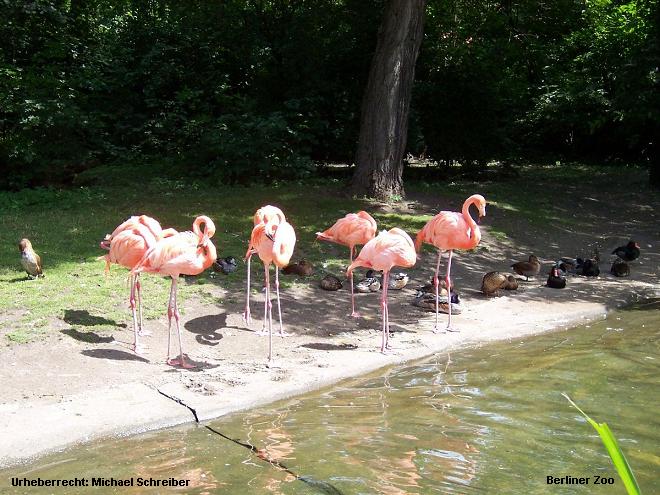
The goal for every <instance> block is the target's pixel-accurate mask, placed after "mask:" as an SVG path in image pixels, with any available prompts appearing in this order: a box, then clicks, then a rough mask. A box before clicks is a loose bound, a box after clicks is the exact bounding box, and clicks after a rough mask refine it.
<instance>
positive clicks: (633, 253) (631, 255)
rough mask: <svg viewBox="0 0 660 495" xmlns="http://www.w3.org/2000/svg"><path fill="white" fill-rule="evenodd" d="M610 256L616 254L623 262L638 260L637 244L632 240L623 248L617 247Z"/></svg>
mask: <svg viewBox="0 0 660 495" xmlns="http://www.w3.org/2000/svg"><path fill="white" fill-rule="evenodd" d="M612 254H616V255H617V256H618V257H619V258H621V259H622V260H623V261H633V260H636V259H637V258H639V254H640V251H639V244H637V243H636V242H635V241H633V240H632V239H631V240H629V241H628V244H626V245H625V246H619V247H618V248H616V249H615V250H614V251H612Z"/></svg>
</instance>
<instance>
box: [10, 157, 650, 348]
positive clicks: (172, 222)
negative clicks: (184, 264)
mask: <svg viewBox="0 0 660 495" xmlns="http://www.w3.org/2000/svg"><path fill="white" fill-rule="evenodd" d="M637 175H639V174H637ZM613 177H615V178H613ZM616 177H619V178H621V180H623V179H624V178H625V177H628V179H627V181H628V182H630V180H629V177H630V171H629V169H628V170H626V169H624V168H622V169H621V170H613V169H611V168H601V169H593V168H585V167H581V166H571V167H570V168H569V167H568V166H555V167H545V168H542V167H537V168H534V169H523V172H522V175H521V176H520V177H519V178H515V179H509V180H506V181H490V182H485V183H480V184H476V183H473V182H469V181H463V182H450V183H441V184H434V183H427V182H422V181H418V182H415V183H410V184H407V186H406V188H407V192H408V193H409V196H412V197H414V196H415V195H425V196H426V197H429V196H430V197H432V198H435V197H437V198H438V199H439V198H440V197H443V198H449V199H452V200H453V201H454V203H455V204H457V205H460V202H461V201H462V199H464V198H465V197H466V196H467V195H468V194H472V193H474V192H480V193H482V194H484V195H485V196H486V198H487V200H488V201H489V203H490V204H491V205H497V207H498V208H501V209H505V210H509V211H511V212H514V213H515V215H519V216H520V218H521V220H523V221H527V222H533V223H538V222H541V223H543V222H559V223H561V222H564V221H566V220H565V219H564V218H562V216H561V214H560V212H561V200H560V199H561V194H563V193H564V192H565V191H566V187H567V186H570V184H574V183H576V181H577V182H580V181H581V182H582V183H583V184H587V185H589V186H590V187H595V188H602V187H606V186H607V184H610V187H612V186H611V185H612V184H614V185H615V187H616V184H617V180H618V179H616ZM345 187H346V186H345V184H344V183H343V182H341V181H337V180H331V179H328V180H326V181H324V182H322V181H319V180H313V181H309V182H307V183H293V184H277V185H275V186H268V187H266V186H251V187H228V186H219V187H210V186H206V185H202V184H194V183H193V184H184V183H182V182H180V181H169V180H164V179H152V180H150V181H147V182H146V183H143V184H139V185H136V186H135V187H134V188H132V189H130V188H127V187H122V188H118V187H98V188H79V189H71V190H65V191H53V190H34V191H24V192H20V193H0V225H2V230H1V231H0V239H1V241H2V242H0V333H1V334H4V335H5V339H9V341H12V342H27V341H30V340H33V339H35V338H39V337H40V336H43V335H45V332H47V331H49V329H50V328H51V327H50V323H51V322H52V320H53V319H55V318H59V319H63V320H65V321H66V322H67V324H69V325H70V326H71V327H72V328H74V329H75V330H79V331H89V330H90V329H92V328H93V330H94V331H97V332H98V331H102V332H105V333H111V332H112V331H113V330H114V329H115V328H116V326H117V325H118V324H126V323H130V321H129V320H130V315H129V312H128V308H127V291H128V287H127V273H128V272H127V270H125V269H123V268H121V267H117V266H113V267H112V269H111V270H110V274H109V275H108V276H107V277H105V276H104V262H103V261H101V260H98V259H97V258H98V257H99V256H101V255H102V254H104V252H103V251H101V250H100V249H99V247H98V243H99V241H100V240H101V239H102V238H103V236H104V235H105V234H106V233H108V232H111V231H112V230H113V229H114V227H115V226H116V225H118V224H119V223H120V222H121V221H123V220H124V219H126V218H127V217H128V216H130V215H134V214H142V213H145V214H148V215H151V216H153V217H155V218H157V219H158V220H160V222H161V223H162V225H163V227H170V226H171V227H174V228H176V229H177V230H188V229H190V228H191V225H192V221H193V219H194V218H195V216H197V215H200V214H205V215H208V216H210V217H211V218H212V219H213V220H214V222H215V224H216V228H217V232H216V235H215V237H214V238H213V241H214V243H215V244H216V246H217V248H218V255H219V256H221V257H224V256H227V255H233V256H235V257H236V258H237V259H239V258H242V257H243V255H244V253H245V249H246V245H247V240H248V236H249V234H250V231H251V226H252V215H253V213H254V211H255V210H256V209H257V208H258V207H259V206H262V205H264V204H268V203H270V204H275V205H278V206H280V207H281V208H282V209H283V210H284V212H285V213H286V215H287V218H288V220H289V221H290V222H291V223H292V224H293V226H294V227H295V229H296V233H297V236H298V243H297V246H296V252H295V253H294V259H300V258H301V257H305V258H307V259H308V260H310V261H312V262H314V263H315V264H316V267H317V269H319V270H322V269H323V267H322V266H321V263H326V269H327V270H328V271H333V272H335V273H337V272H339V270H340V267H342V266H345V264H346V258H347V255H348V250H347V249H345V248H343V247H342V246H336V245H331V244H329V243H319V242H317V241H316V240H315V236H314V233H315V232H317V231H319V230H323V229H324V228H326V227H328V226H329V225H331V224H332V223H333V222H334V220H336V219H337V218H339V217H340V216H342V215H344V214H345V213H347V212H350V211H356V210H359V209H367V210H370V211H373V208H370V204H369V202H368V201H366V200H358V199H350V198H346V197H344V195H343V192H344V190H345ZM558 198H559V200H558ZM415 211H417V210H415ZM374 217H375V218H376V220H377V222H378V224H379V229H383V228H391V227H394V226H398V227H402V228H404V229H405V230H407V231H408V232H409V233H411V235H413V234H414V233H415V232H416V231H417V230H419V229H420V228H421V227H422V226H423V225H424V223H425V222H426V221H427V220H428V219H429V218H430V217H429V216H428V215H424V214H422V212H421V211H420V213H419V214H409V213H406V214H397V213H392V212H390V213H375V214H374ZM491 234H492V235H494V236H495V237H496V238H498V239H505V238H507V233H506V232H503V231H500V230H495V229H493V231H492V232H491ZM22 237H28V238H29V239H30V240H31V241H32V243H33V245H34V248H35V250H36V251H37V252H38V253H39V254H40V255H41V257H42V260H43V264H44V271H45V274H46V277H45V278H44V279H39V280H27V279H26V276H25V273H24V272H22V271H21V267H20V263H19V252H18V247H17V244H18V241H19V240H20V239H21V238H22ZM210 277H211V275H210V274H209V272H206V273H205V274H202V275H201V276H199V277H198V278H197V280H196V281H193V283H191V284H185V283H182V284H180V285H179V286H180V297H181V300H183V299H185V298H186V297H190V296H191V295H193V294H194V295H196V296H198V297H201V298H203V299H204V300H205V301H208V302H216V303H222V301H220V300H219V299H218V297H217V295H216V294H217V291H214V290H213V288H214V287H215V286H216V284H219V285H220V286H222V287H228V288H230V289H232V290H231V291H230V294H236V296H233V295H232V296H231V297H232V299H233V298H235V297H236V298H238V297H240V296H238V294H239V293H240V290H241V288H242V285H243V280H244V267H243V264H242V263H240V264H239V269H238V271H237V272H236V273H235V274H234V275H232V276H230V277H224V276H222V275H218V276H216V277H215V280H214V281H213V283H210V282H211V281H210V279H209V278H210ZM291 283H296V282H295V280H293V281H292V279H290V278H285V279H284V280H283V284H285V285H286V284H291ZM169 285H170V284H169V279H163V278H158V277H152V276H145V277H143V286H144V288H145V294H146V295H147V297H148V301H147V304H146V305H145V316H146V317H147V318H157V317H159V316H161V315H163V314H164V310H165V306H166V304H167V294H168V290H169Z"/></svg>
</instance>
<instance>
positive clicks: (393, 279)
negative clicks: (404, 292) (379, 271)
mask: <svg viewBox="0 0 660 495" xmlns="http://www.w3.org/2000/svg"><path fill="white" fill-rule="evenodd" d="M409 280H410V278H409V277H408V274H407V273H403V272H399V273H390V280H389V283H388V284H387V286H388V288H390V289H392V290H401V289H403V288H404V287H405V286H406V285H408V281H409Z"/></svg>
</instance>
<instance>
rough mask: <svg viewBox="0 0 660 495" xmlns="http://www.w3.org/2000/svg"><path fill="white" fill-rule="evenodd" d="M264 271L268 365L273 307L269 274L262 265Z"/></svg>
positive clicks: (271, 354)
mask: <svg viewBox="0 0 660 495" xmlns="http://www.w3.org/2000/svg"><path fill="white" fill-rule="evenodd" d="M264 268H265V270H266V314H264V320H265V319H266V318H268V363H269V364H270V363H271V362H272V360H273V313H272V308H273V305H272V303H271V302H270V273H269V271H270V270H268V265H264Z"/></svg>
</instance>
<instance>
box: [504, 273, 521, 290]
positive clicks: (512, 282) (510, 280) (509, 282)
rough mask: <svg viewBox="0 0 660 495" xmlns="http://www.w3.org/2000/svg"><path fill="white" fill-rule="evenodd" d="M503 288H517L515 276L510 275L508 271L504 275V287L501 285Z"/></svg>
mask: <svg viewBox="0 0 660 495" xmlns="http://www.w3.org/2000/svg"><path fill="white" fill-rule="evenodd" d="M502 288H503V289H504V290H517V289H518V280H516V277H514V276H513V275H511V274H510V273H508V274H507V276H506V284H504V287H502Z"/></svg>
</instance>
